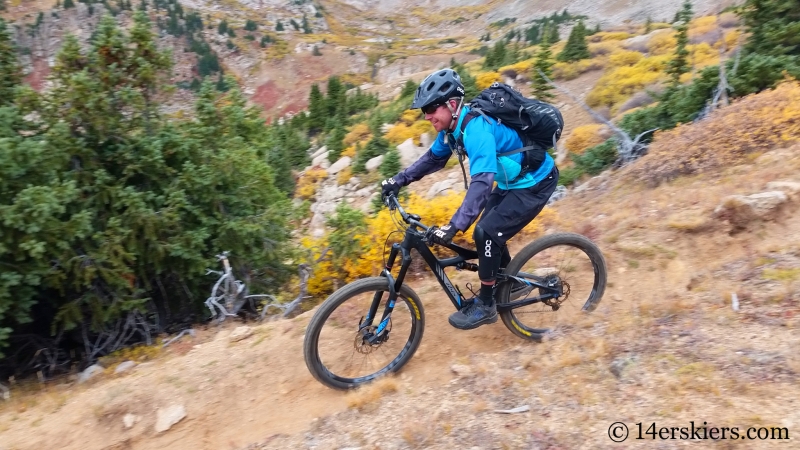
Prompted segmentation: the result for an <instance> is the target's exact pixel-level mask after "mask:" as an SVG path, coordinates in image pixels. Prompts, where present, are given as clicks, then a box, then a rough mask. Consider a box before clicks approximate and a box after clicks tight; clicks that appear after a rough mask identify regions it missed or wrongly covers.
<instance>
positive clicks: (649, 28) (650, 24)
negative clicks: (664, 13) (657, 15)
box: [644, 16, 653, 34]
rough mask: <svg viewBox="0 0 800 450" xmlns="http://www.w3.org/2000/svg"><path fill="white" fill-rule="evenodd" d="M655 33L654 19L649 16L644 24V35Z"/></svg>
mask: <svg viewBox="0 0 800 450" xmlns="http://www.w3.org/2000/svg"><path fill="white" fill-rule="evenodd" d="M651 31H653V19H651V18H650V16H647V21H645V23H644V34H650V32H651Z"/></svg>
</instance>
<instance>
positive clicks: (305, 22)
mask: <svg viewBox="0 0 800 450" xmlns="http://www.w3.org/2000/svg"><path fill="white" fill-rule="evenodd" d="M303 33H305V34H311V25H309V23H308V18H307V17H306V15H305V14H303Z"/></svg>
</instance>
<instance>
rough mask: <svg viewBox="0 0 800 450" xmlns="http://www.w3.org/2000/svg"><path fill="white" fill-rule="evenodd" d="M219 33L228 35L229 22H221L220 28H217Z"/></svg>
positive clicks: (223, 20)
mask: <svg viewBox="0 0 800 450" xmlns="http://www.w3.org/2000/svg"><path fill="white" fill-rule="evenodd" d="M217 33H219V34H221V35H225V34H228V21H227V20H225V19H222V20H221V21H220V22H219V26H217Z"/></svg>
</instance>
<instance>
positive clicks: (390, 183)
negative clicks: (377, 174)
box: [381, 178, 400, 202]
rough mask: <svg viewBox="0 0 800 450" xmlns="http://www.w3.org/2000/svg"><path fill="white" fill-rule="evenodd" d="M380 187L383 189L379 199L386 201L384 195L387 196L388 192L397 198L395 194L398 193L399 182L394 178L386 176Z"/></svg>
mask: <svg viewBox="0 0 800 450" xmlns="http://www.w3.org/2000/svg"><path fill="white" fill-rule="evenodd" d="M381 189H382V190H383V192H382V193H381V199H382V200H383V201H384V202H386V197H388V196H389V194H393V195H394V196H395V198H397V194H399V193H400V184H398V183H397V181H395V180H394V178H387V179H385V180H383V181H381Z"/></svg>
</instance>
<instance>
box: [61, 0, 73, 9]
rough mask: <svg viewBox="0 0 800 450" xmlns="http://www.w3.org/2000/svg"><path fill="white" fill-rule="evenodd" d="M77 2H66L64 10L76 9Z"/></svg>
mask: <svg viewBox="0 0 800 450" xmlns="http://www.w3.org/2000/svg"><path fill="white" fill-rule="evenodd" d="M74 7H75V2H74V1H72V0H64V9H69V8H74Z"/></svg>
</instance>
